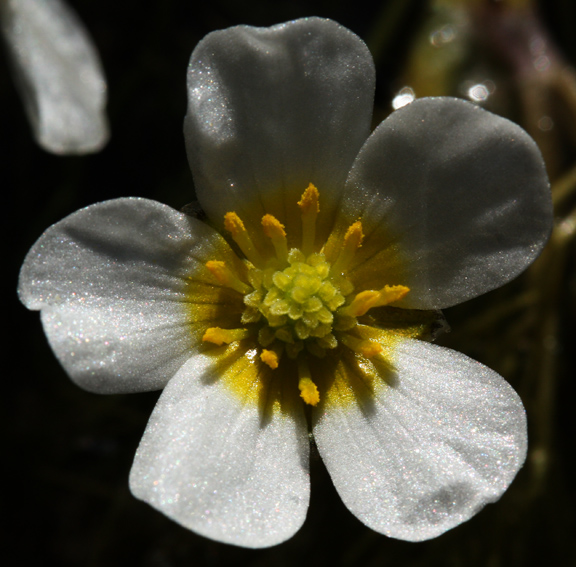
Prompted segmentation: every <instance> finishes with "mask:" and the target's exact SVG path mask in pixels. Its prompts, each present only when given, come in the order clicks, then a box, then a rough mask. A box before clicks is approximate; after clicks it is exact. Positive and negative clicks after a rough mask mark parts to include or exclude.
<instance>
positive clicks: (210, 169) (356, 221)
mask: <svg viewBox="0 0 576 567" xmlns="http://www.w3.org/2000/svg"><path fill="white" fill-rule="evenodd" d="M373 89H374V69H373V64H372V60H371V57H370V54H369V52H368V50H367V48H366V46H365V45H364V43H363V42H362V41H361V40H360V39H359V38H358V37H356V36H355V35H354V34H352V33H351V32H349V31H348V30H346V29H345V28H343V27H341V26H339V25H338V24H336V23H334V22H332V21H329V20H322V19H317V18H310V19H303V20H297V21H294V22H289V23H286V24H282V25H278V26H274V27H271V28H266V29H259V28H251V27H245V26H240V27H235V28H231V29H228V30H224V31H219V32H215V33H212V34H210V35H209V36H207V37H206V38H205V39H204V40H203V41H201V42H200V44H199V45H198V46H197V47H196V49H195V50H194V52H193V54H192V59H191V62H190V66H189V75H188V91H189V109H188V114H187V117H186V122H185V135H186V141H187V147H188V155H189V160H190V164H191V167H192V171H193V174H194V179H195V181H196V189H197V196H198V199H199V201H200V204H201V205H202V207H203V209H204V210H205V211H206V213H207V215H208V219H209V221H210V223H211V226H209V225H208V224H205V223H204V222H202V221H200V220H198V219H197V218H193V217H191V216H186V215H184V214H181V213H178V212H176V211H174V210H172V209H170V208H169V207H167V206H164V205H161V204H159V203H156V202H152V201H148V200H143V199H118V200H113V201H108V202H104V203H99V204H96V205H93V206H90V207H88V208H86V209H83V210H81V211H78V212H76V213H74V214H73V215H71V216H69V217H68V218H66V219H64V220H63V221H61V222H59V223H57V224H56V225H54V226H52V227H51V228H49V229H48V230H47V231H46V232H45V233H44V235H43V236H42V237H41V238H40V239H39V240H38V242H37V243H36V244H35V245H34V246H33V247H32V249H31V250H30V252H29V254H28V256H27V258H26V261H25V263H24V266H23V268H22V272H21V278H20V289H19V292H20V297H21V299H22V301H23V302H24V303H25V304H26V306H27V307H29V308H30V309H37V310H41V315H42V322H43V325H44V329H45V332H46V334H47V337H48V340H49V341H50V344H51V346H52V348H53V350H54V352H55V353H56V355H57V357H58V358H59V360H60V362H61V363H62V365H63V366H64V368H65V369H66V371H67V372H68V373H69V375H70V376H71V378H72V379H73V380H74V381H75V382H76V383H78V384H79V385H81V386H82V387H84V388H86V389H88V390H91V391H95V392H101V393H115V392H138V391H144V390H152V389H157V388H164V392H163V394H162V396H161V397H160V399H159V401H158V404H157V406H156V408H155V410H154V413H153V414H152V417H151V419H150V422H149V424H148V427H147V429H146V432H145V434H144V437H143V439H142V442H141V444H140V447H139V449H138V452H137V455H136V459H135V462H134V466H133V469H132V473H131V478H130V485H131V489H132V492H133V493H134V494H135V495H136V496H137V497H138V498H141V499H143V500H145V501H147V502H149V503H150V504H151V505H152V506H154V507H156V508H157V509H159V510H161V511H162V512H163V513H165V514H166V515H167V516H169V517H171V518H173V519H174V520H176V521H177V522H179V523H181V524H182V525H184V526H186V527H188V528H190V529H191V530H193V531H195V532H197V533H199V534H202V535H204V536H206V537H210V538H213V539H216V540H219V541H222V542H227V543H232V544H236V545H241V546H246V547H266V546H270V545H274V544H277V543H280V542H282V541H284V540H286V539H287V538H289V537H290V536H292V535H293V534H294V533H295V532H296V531H297V530H298V529H299V527H300V526H301V524H302V522H303V521H304V518H305V516H306V511H307V508H308V495H309V478H308V450H309V444H308V430H309V428H310V429H311V431H312V432H313V435H314V438H315V441H316V443H317V446H318V450H319V452H320V454H321V456H322V458H323V460H324V462H325V463H326V467H327V468H328V471H329V473H330V475H331V477H332V479H333V481H334V484H335V486H336V489H337V490H338V492H339V494H340V495H341V497H342V499H343V501H344V503H345V504H346V506H347V507H348V508H349V509H350V510H351V511H352V513H354V514H355V515H356V516H357V517H358V518H359V519H360V520H361V521H362V522H364V523H365V524H366V525H367V526H369V527H371V528H372V529H374V530H376V531H378V532H381V533H383V534H386V535H389V536H391V537H395V538H400V539H405V540H411V541H418V540H424V539H428V538H433V537H435V536H438V535H439V534H441V533H443V532H444V531H446V530H448V529H450V528H452V527H454V526H456V525H458V524H460V523H461V522H464V521H466V520H467V519H469V518H470V517H471V516H473V515H474V514H476V512H478V511H479V510H480V509H481V508H482V507H483V506H484V505H485V504H486V503H488V502H493V501H495V500H497V499H498V498H499V497H500V496H501V495H502V493H503V492H504V491H505V490H506V488H507V487H508V485H509V484H510V482H511V481H512V479H513V478H514V476H515V474H516V472H517V471H518V469H519V468H520V467H521V465H522V463H523V461H524V458H525V454H526V421H525V413H524V409H523V407H522V403H521V402H520V399H519V398H518V396H517V395H516V393H515V392H514V391H513V390H512V388H511V387H510V386H509V385H508V384H507V383H506V382H505V381H504V380H503V379H502V378H501V377H500V376H499V375H498V374H496V373H495V372H493V371H492V370H490V369H488V368H486V367H484V366H482V365H481V364H479V363H477V362H475V361H473V360H470V359H469V358H467V357H466V356H464V355H462V354H460V353H457V352H454V351H451V350H449V349H446V348H442V347H437V346H434V345H432V344H430V343H429V342H425V341H423V340H420V339H422V338H426V337H429V336H430V333H431V327H432V326H433V324H434V321H435V319H436V315H437V314H436V312H435V311H434V310H436V309H439V308H443V307H448V306H451V305H455V304H457V303H460V302H462V301H464V300H466V299H469V298H471V297H475V296H477V295H479V294H481V293H484V292H486V291H488V290H491V289H493V288H495V287H498V286H500V285H502V284H504V283H505V282H507V281H509V280H510V279H511V278H513V277H514V276H516V275H517V274H518V273H520V272H521V271H522V270H524V269H525V268H526V267H527V266H528V265H529V264H530V263H531V262H532V260H533V259H534V258H535V257H536V256H537V255H538V253H539V251H540V249H541V248H542V246H543V245H544V243H545V241H546V239H547V236H548V233H549V230H550V227H551V202H550V193H549V189H548V184H547V179H546V174H545V170H544V165H543V163H542V159H541V157H540V154H539V152H538V150H537V148H536V145H535V144H534V142H533V141H532V140H531V139H530V138H529V137H528V135H527V134H526V133H525V132H524V131H523V130H521V129H520V128H519V127H518V126H516V125H514V124H513V123H511V122H509V121H508V120H505V119H503V118H500V117H498V116H495V115H493V114H490V113H488V112H486V111H484V110H483V109H481V108H478V107H476V106H473V105H472V104H469V103H467V102H464V101H462V100H457V99H450V98H437V99H420V100H416V101H415V102H412V103H411V104H409V105H407V106H405V107H403V108H401V109H400V110H398V111H396V112H394V113H393V114H392V115H391V116H390V117H389V118H387V119H386V120H385V121H384V122H383V123H382V124H381V125H380V126H379V127H378V128H377V129H376V130H375V131H374V132H373V133H372V134H370V130H369V128H370V120H371V106H372V97H373ZM222 235H224V237H223V236H222ZM390 303H393V306H390V305H389V304H390ZM303 400H304V401H303Z"/></svg>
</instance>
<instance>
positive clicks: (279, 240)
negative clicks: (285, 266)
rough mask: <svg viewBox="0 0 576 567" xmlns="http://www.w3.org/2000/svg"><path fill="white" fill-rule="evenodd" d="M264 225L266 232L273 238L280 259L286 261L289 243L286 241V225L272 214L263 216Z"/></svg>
mask: <svg viewBox="0 0 576 567" xmlns="http://www.w3.org/2000/svg"><path fill="white" fill-rule="evenodd" d="M262 226H263V227H264V234H266V236H267V237H268V238H270V239H271V240H272V244H273V245H274V249H275V250H276V256H278V259H279V260H282V261H283V262H285V261H286V260H287V259H288V243H287V241H286V231H285V230H284V225H283V224H282V223H281V222H280V221H279V220H278V219H277V218H276V217H274V216H272V215H264V216H263V217H262Z"/></svg>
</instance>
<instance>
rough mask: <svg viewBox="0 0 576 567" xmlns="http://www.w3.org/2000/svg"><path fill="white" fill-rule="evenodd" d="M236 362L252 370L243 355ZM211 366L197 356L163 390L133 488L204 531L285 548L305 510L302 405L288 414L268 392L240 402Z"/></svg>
mask: <svg viewBox="0 0 576 567" xmlns="http://www.w3.org/2000/svg"><path fill="white" fill-rule="evenodd" d="M237 363H238V364H239V365H240V366H244V367H246V371H247V372H251V373H253V369H252V368H250V365H253V362H252V361H251V360H247V358H246V356H243V357H240V358H238V359H237ZM210 364H211V363H210V361H207V360H205V359H203V357H200V356H199V357H196V358H195V359H192V360H190V361H189V362H188V363H187V364H186V365H185V366H184V367H183V368H182V369H181V371H180V372H179V373H178V374H177V375H176V376H175V377H174V378H173V379H172V380H171V381H170V383H169V384H168V386H167V387H166V389H165V390H164V392H163V393H162V396H161V398H160V400H159V401H158V404H157V405H156V408H155V409H154V413H153V414H152V417H151V418H150V422H149V424H148V427H147V429H146V432H145V433H144V437H143V439H142V441H141V443H140V446H139V448H138V451H137V453H136V458H135V461H134V465H133V467H132V471H131V475H130V488H131V490H132V492H133V494H134V495H135V496H136V497H137V498H140V499H142V500H145V501H146V502H148V503H149V504H151V505H152V506H154V507H155V508H157V509H158V510H160V511H161V512H163V513H164V514H166V515H167V516H168V517H170V518H172V519H173V520H175V521H177V522H179V523H180V524H182V525H183V526H185V527H187V528H189V529H191V530H193V531H195V532H197V533H199V534H201V535H203V536H206V537H209V538H212V539H215V540H217V541H222V542H225V543H231V544H235V545H240V546H244V547H252V548H258V547H268V546H271V545H275V544H278V543H280V542H282V541H284V540H286V539H288V538H290V537H291V536H292V535H293V534H294V533H295V532H296V531H297V530H298V529H299V528H300V526H301V525H302V523H303V521H304V519H305V516H306V511H307V508H308V498H309V476H308V450H309V448H308V436H307V429H306V420H305V418H304V415H303V411H302V404H295V405H294V406H293V409H294V411H293V412H288V413H285V412H283V411H281V410H278V409H277V408H276V409H273V408H272V404H273V402H272V401H271V400H270V398H268V401H267V402H266V401H264V403H262V404H258V403H253V402H252V401H246V400H242V398H241V397H238V396H236V395H234V394H233V393H232V392H231V391H229V390H228V389H227V388H226V387H225V384H224V383H223V382H222V381H221V380H220V379H219V376H214V375H211V374H210V373H209V372H208V373H207V372H206V370H208V371H209V369H210ZM272 384H276V385H277V384H278V382H277V381H276V382H272ZM267 395H270V393H269V392H268V393H267Z"/></svg>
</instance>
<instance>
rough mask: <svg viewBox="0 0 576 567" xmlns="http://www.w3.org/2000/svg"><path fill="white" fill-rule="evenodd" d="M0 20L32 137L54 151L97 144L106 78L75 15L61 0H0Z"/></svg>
mask: <svg viewBox="0 0 576 567" xmlns="http://www.w3.org/2000/svg"><path fill="white" fill-rule="evenodd" d="M0 20H1V24H2V31H3V34H4V40H5V43H6V45H7V47H8V52H9V54H10V58H11V61H12V66H13V69H14V73H15V76H16V81H17V86H18V88H19V90H20V92H21V95H22V98H23V101H24V107H25V109H26V112H27V114H28V118H29V120H30V124H31V125H32V129H33V132H34V136H35V137H36V140H37V142H38V143H39V144H40V145H41V146H42V147H43V148H44V149H45V150H47V151H49V152H53V153H55V154H84V153H90V152H96V151H99V150H100V149H102V147H103V146H104V145H105V144H106V142H107V141H108V137H109V134H108V122H107V118H106V115H105V106H106V80H105V79H104V74H103V71H102V66H101V64H100V60H99V57H98V54H97V52H96V48H95V47H94V45H93V43H92V40H91V39H90V37H89V35H88V32H87V31H86V29H85V28H84V26H83V25H82V22H81V21H80V20H79V18H78V16H77V15H76V14H75V13H74V12H73V11H72V9H71V8H70V7H69V6H68V5H67V4H65V3H64V2H63V1H62V0H3V1H2V2H0Z"/></svg>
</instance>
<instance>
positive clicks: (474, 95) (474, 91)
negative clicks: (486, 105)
mask: <svg viewBox="0 0 576 567" xmlns="http://www.w3.org/2000/svg"><path fill="white" fill-rule="evenodd" d="M489 96H490V91H489V90H488V88H487V87H486V85H484V84H482V83H478V84H477V85H473V86H471V87H470V88H469V89H468V97H469V98H470V100H473V101H474V102H484V101H485V100H486V99H487V98H488V97H489Z"/></svg>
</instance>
